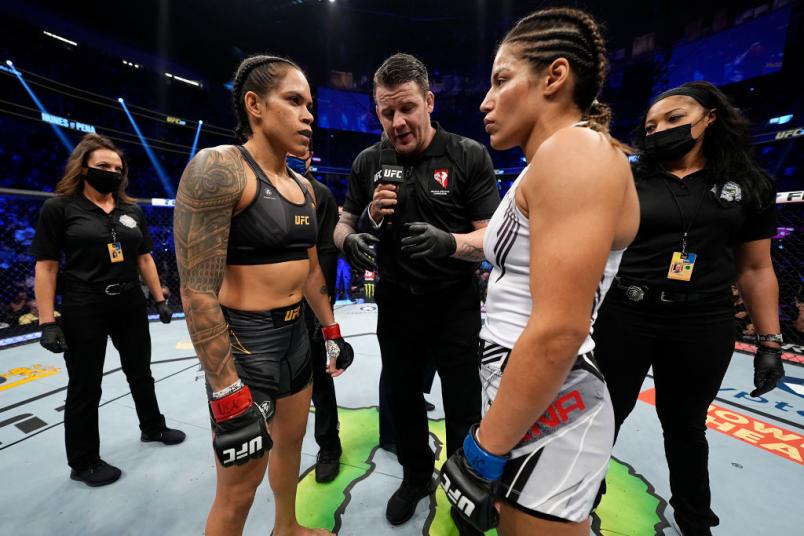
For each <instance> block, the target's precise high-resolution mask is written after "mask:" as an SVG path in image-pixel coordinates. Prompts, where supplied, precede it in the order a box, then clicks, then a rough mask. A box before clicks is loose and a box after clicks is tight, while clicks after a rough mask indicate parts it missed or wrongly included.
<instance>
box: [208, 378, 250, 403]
mask: <svg viewBox="0 0 804 536" xmlns="http://www.w3.org/2000/svg"><path fill="white" fill-rule="evenodd" d="M243 385H245V384H244V383H243V380H241V379H240V378H238V379H237V381H236V382H234V383H233V384H232V385H230V386H229V387H224V388H223V389H221V390H220V391H215V392H214V393H212V400H218V399H220V398H223V397H225V396H229V395H230V394H232V393H234V392H236V391H239V390H240V389H242V388H243Z"/></svg>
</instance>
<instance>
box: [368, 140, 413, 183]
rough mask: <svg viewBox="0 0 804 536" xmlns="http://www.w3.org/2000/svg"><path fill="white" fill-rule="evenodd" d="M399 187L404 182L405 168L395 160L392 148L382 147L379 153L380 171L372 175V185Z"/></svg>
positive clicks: (394, 152)
mask: <svg viewBox="0 0 804 536" xmlns="http://www.w3.org/2000/svg"><path fill="white" fill-rule="evenodd" d="M378 182H379V183H380V184H393V185H395V186H399V185H401V184H402V183H403V182H405V168H404V167H402V166H400V165H399V163H398V162H397V160H396V151H394V148H393V147H387V146H386V147H383V148H382V150H381V151H380V170H379V171H378V172H377V173H376V174H375V175H374V183H375V184H376V183H378Z"/></svg>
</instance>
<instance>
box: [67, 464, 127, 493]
mask: <svg viewBox="0 0 804 536" xmlns="http://www.w3.org/2000/svg"><path fill="white" fill-rule="evenodd" d="M121 474H122V471H120V469H118V468H117V467H115V466H113V465H109V464H108V463H106V462H105V461H103V460H98V461H97V462H95V463H94V464H92V465H90V466H89V467H87V468H86V469H81V470H80V471H77V470H75V469H73V470H72V471H71V472H70V478H71V479H73V480H77V481H79V482H83V483H84V484H86V485H87V486H91V487H93V488H97V487H98V486H106V485H107V484H111V483H113V482H117V479H118V478H120V475H121Z"/></svg>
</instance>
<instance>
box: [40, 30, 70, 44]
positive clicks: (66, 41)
mask: <svg viewBox="0 0 804 536" xmlns="http://www.w3.org/2000/svg"><path fill="white" fill-rule="evenodd" d="M42 33H44V34H45V35H46V36H48V37H52V38H53V39H58V40H59V41H61V42H62V43H67V44H68V45H72V46H74V47H77V46H78V43H76V42H75V41H70V40H69V39H66V38H64V37H62V36H60V35H56V34H54V33H50V32H48V31H47V30H42Z"/></svg>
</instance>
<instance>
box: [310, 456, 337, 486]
mask: <svg viewBox="0 0 804 536" xmlns="http://www.w3.org/2000/svg"><path fill="white" fill-rule="evenodd" d="M340 471H341V449H338V450H334V449H321V450H319V451H318V457H317V458H316V459H315V481H316V482H318V483H320V484H323V483H325V482H332V481H333V480H335V477H336V476H338V473H340Z"/></svg>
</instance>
